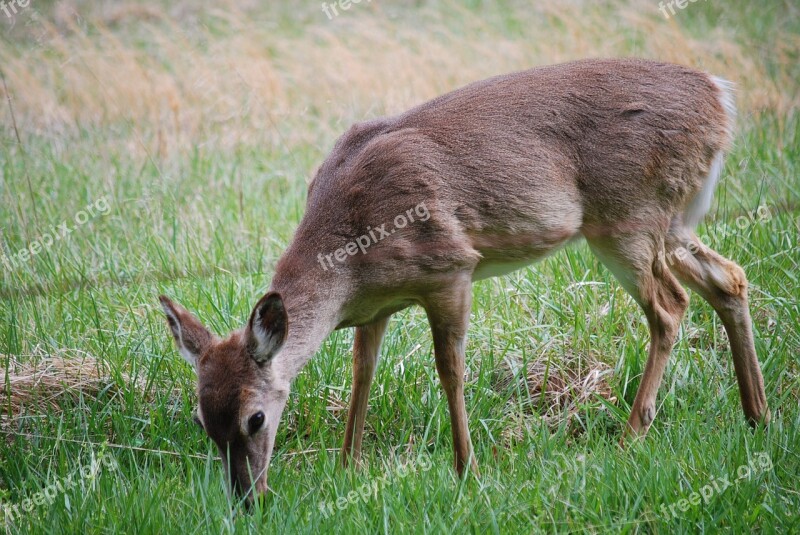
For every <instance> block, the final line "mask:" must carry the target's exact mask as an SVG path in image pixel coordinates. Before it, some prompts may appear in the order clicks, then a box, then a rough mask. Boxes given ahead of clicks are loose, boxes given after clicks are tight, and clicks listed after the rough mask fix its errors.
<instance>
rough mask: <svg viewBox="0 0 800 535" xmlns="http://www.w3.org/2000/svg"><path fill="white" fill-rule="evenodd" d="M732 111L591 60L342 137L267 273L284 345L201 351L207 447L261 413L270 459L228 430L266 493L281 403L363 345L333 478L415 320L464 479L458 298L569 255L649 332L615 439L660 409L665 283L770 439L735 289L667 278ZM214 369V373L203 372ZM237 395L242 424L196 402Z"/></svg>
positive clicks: (671, 70)
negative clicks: (347, 338)
mask: <svg viewBox="0 0 800 535" xmlns="http://www.w3.org/2000/svg"><path fill="white" fill-rule="evenodd" d="M728 98H729V94H728V93H727V92H726V90H725V89H724V88H723V86H721V85H720V83H719V81H715V79H713V78H712V77H710V76H709V75H707V74H705V73H701V72H698V71H695V70H692V69H689V68H687V67H682V66H678V65H671V64H665V63H656V62H651V61H644V60H636V59H627V60H586V61H578V62H574V63H568V64H564V65H555V66H549V67H541V68H537V69H532V70H529V71H524V72H519V73H514V74H509V75H504V76H498V77H495V78H491V79H488V80H484V81H481V82H477V83H474V84H471V85H468V86H466V87H464V88H461V89H458V90H456V91H453V92H452V93H448V94H446V95H443V96H441V97H439V98H436V99H434V100H432V101H430V102H427V103H425V104H422V105H420V106H418V107H416V108H414V109H411V110H409V111H408V112H406V113H403V114H401V115H398V116H395V117H388V118H381V119H375V120H372V121H368V122H365V123H361V124H357V125H355V126H353V127H352V128H351V129H350V130H348V131H347V133H345V134H344V135H343V136H342V137H341V138H340V139H339V140H338V141H337V143H336V146H335V147H334V149H333V151H332V152H331V154H330V155H329V156H328V158H327V159H326V160H325V162H324V163H323V164H322V166H321V167H320V169H319V171H318V172H317V174H316V177H315V178H314V180H313V182H312V184H311V186H310V187H309V193H308V203H307V209H306V214H305V216H304V217H303V220H302V221H301V223H300V225H299V227H298V229H297V231H296V234H295V237H294V239H293V241H292V243H291V245H290V246H289V248H288V249H287V251H286V252H285V253H284V255H283V256H282V257H281V259H280V261H279V262H278V265H277V268H276V272H275V277H274V279H273V281H272V285H271V292H274V293H273V294H272V295H273V301H275V300H276V299H280V303H282V306H284V307H285V310H280V308H278V309H276V311H275V313H276V314H277V313H281V314H282V313H284V312H285V317H286V318H288V326H287V325H286V323H285V322H282V323H281V322H279V323H281V324H280V326H278V325H270V324H269V322H267V323H266V324H264V325H263V326H262V329H263V331H259V332H258V333H256V334H259V335H260V337H258V336H256V337H254V334H253V332H252V331H253V326H252V321H251V324H250V325H249V326H248V327H247V328H246V329H245V330H244V331H243V332H242V333H241V334H240V335H239V336H237V337H236V338H232V339H230V340H229V341H228V342H223V343H221V344H217V345H216V346H215V345H214V343H215V342H214V343H212V347H215V348H216V349H215V350H214V353H213V354H214V355H215V356H214V357H210V356H209V357H204V358H203V359H201V366H200V369H199V370H198V371H199V373H200V383H201V384H208V385H212V387H211V388H212V391H209V392H208V393H205V390H204V389H203V388H201V391H200V397H201V407H202V409H203V412H204V413H206V412H215V413H218V414H215V415H213V416H212V415H210V414H207V415H206V419H207V422H208V423H209V424H211V422H212V418H214V420H213V424H212V425H213V427H214V429H208V430H209V433H210V434H211V435H212V437H214V438H215V440H217V442H218V444H220V438H219V437H217V436H215V435H216V434H218V433H222V434H221V435H220V436H223V435H224V436H225V437H227V436H228V431H225V432H224V433H223V432H220V431H219V430H218V429H216V428H217V427H220V428H226V429H228V428H230V429H237V427H236V426H233V425H228V424H226V423H225V422H227V421H228V420H230V419H238V420H241V419H242V418H245V417H247V415H248V414H250V413H252V412H253V411H255V410H257V409H259V408H261V410H266V411H268V412H269V415H270V416H269V422H268V423H269V426H271V427H268V428H266V429H267V430H268V432H266V433H265V434H266V435H268V437H269V438H267V439H266V446H263V444H265V442H264V440H265V439H263V438H262V439H259V438H258V437H260V436H261V434H257V435H256V438H250V439H248V438H247V437H242V436H241V435H242V433H243V432H244V431H241V429H244V428H243V427H242V426H241V425H240V426H239V427H238V428H239V429H240V432H239V434H240V437H239V438H240V439H242V440H245V442H246V443H248V444H249V443H255V442H256V441H257V440H261V442H260V443H259V444H261V445H262V446H263V451H259V450H258V448H256V447H251V448H250V451H251V452H255V453H253V454H251V455H250V456H249V457H248V461H249V462H250V463H251V464H252V465H253V466H254V467H255V468H256V470H255V471H257V472H258V476H257V477H255V481H256V486H257V488H261V489H263V488H264V487H265V485H266V475H265V474H266V467H267V466H268V463H269V458H270V455H271V451H272V446H273V441H274V431H275V430H274V427H275V426H276V425H277V421H278V419H279V417H280V412H281V411H282V409H283V404H284V403H285V398H286V395H287V394H288V385H289V384H290V382H291V380H292V379H293V378H294V377H295V376H296V375H297V374H298V373H299V372H300V370H301V369H302V367H303V366H304V365H305V364H306V362H307V361H308V360H309V359H310V358H311V356H312V355H313V354H314V352H315V351H316V350H317V349H318V347H319V345H320V344H321V343H322V341H323V340H324V338H325V337H326V336H327V335H328V334H329V333H330V332H331V331H332V330H333V329H335V328H343V327H348V326H357V330H356V340H355V347H354V381H353V403H352V406H351V409H350V414H349V416H348V424H347V431H346V437H345V443H344V447H343V460H345V461H346V460H347V457H348V456H351V455H352V456H354V457H356V458H357V457H358V455H359V452H360V446H361V437H362V433H363V426H364V418H365V414H366V408H367V397H368V392H369V387H370V384H371V382H372V377H373V375H374V369H375V365H376V361H377V355H378V348H379V345H380V340H381V338H382V337H383V333H384V331H385V328H386V321H387V319H388V317H389V315H390V314H391V313H393V312H395V311H397V310H400V309H402V308H405V307H407V306H410V305H412V304H419V305H421V306H423V307H424V308H425V310H426V312H427V314H428V317H429V320H430V324H431V330H432V333H433V340H434V353H435V357H436V367H437V371H438V372H439V376H440V379H441V381H442V385H443V387H444V390H445V393H446V394H447V400H448V406H449V408H450V414H451V420H452V430H453V441H454V448H455V453H456V455H455V465H456V468H457V470H458V472H459V473H463V472H464V470H465V469H466V467H468V466H469V467H472V468H473V469H477V465H476V463H475V459H474V457H473V455H472V445H471V440H470V436H469V430H468V426H467V413H466V408H465V404H464V397H463V388H464V385H463V380H464V379H463V375H464V345H465V338H466V332H467V326H468V319H469V308H470V302H471V282H472V281H473V280H476V279H479V278H483V277H487V276H494V275H498V274H502V273H504V272H507V271H510V270H512V269H516V268H519V267H521V266H522V265H524V264H526V263H530V262H533V261H535V260H538V259H540V258H542V257H543V256H545V255H547V254H550V253H552V252H553V251H555V250H556V249H558V248H559V247H561V246H563V245H564V244H566V243H568V242H569V241H571V240H573V239H577V238H579V237H581V236H583V237H584V238H586V239H587V241H588V242H589V245H590V246H591V248H592V250H593V251H594V252H595V253H596V254H597V256H598V257H599V258H600V259H601V260H602V261H603V263H605V264H606V266H608V267H609V269H611V270H612V271H613V272H614V274H615V276H617V278H618V279H619V280H620V282H621V283H622V284H623V286H624V287H625V289H626V290H627V291H628V292H630V293H631V295H632V296H633V297H634V298H635V299H636V300H637V302H638V303H639V304H640V305H641V306H642V308H643V310H644V312H645V315H646V317H647V320H648V323H649V326H650V331H651V337H652V340H651V344H650V349H649V357H648V361H647V365H646V368H645V372H644V375H643V377H642V382H641V386H640V389H639V392H638V393H637V396H636V400H635V401H634V406H633V408H632V412H631V416H630V419H629V421H628V426H627V428H626V429H627V432H628V433H631V434H634V435H636V434H644V433H645V432H646V431H647V429H648V427H649V425H650V424H651V422H652V421H653V418H654V416H655V399H656V393H657V390H658V387H659V385H660V383H661V378H662V376H663V373H664V369H665V367H666V361H667V358H668V356H669V353H670V350H671V348H672V345H673V343H674V340H675V337H676V335H677V332H678V328H679V324H680V321H681V318H682V316H683V313H684V311H685V309H686V307H687V304H688V296H687V295H686V292H685V291H684V290H683V288H682V287H681V286H680V284H679V283H678V280H677V279H676V276H677V277H679V278H680V280H682V281H683V282H685V283H686V284H688V285H689V286H691V287H692V288H694V289H696V290H697V291H698V293H700V294H701V295H702V296H703V297H704V298H706V299H707V300H709V302H711V304H712V305H714V307H715V309H716V310H717V312H719V314H720V316H721V317H722V319H723V322H724V323H725V327H726V329H727V330H728V334H729V336H730V337H731V341H732V343H731V345H732V349H733V354H734V362H735V364H736V372H737V377H738V380H739V386H740V391H741V394H742V403H743V405H744V408H745V412H746V414H747V416H748V418H749V419H750V420H751V421H753V422H757V421H766V420H768V418H769V411H768V409H767V405H766V398H765V396H764V389H763V380H762V378H761V374H760V371H759V368H758V362H757V360H756V355H755V349H754V346H753V340H752V330H751V326H750V317H749V312H748V310H747V300H746V292H745V290H744V288H745V286H746V279H745V278H744V273H743V272H742V271H741V269H740V268H739V267H738V266H736V265H735V264H733V263H732V262H730V261H728V260H725V259H723V258H722V257H720V256H719V255H717V254H716V253H714V252H713V251H710V250H708V249H702V250H699V251H698V252H697V253H696V254H693V255H691V257H690V258H686V259H682V260H680V261H679V262H678V264H674V263H672V264H668V263H667V261H666V260H665V259H666V258H667V256H666V253H672V252H674V251H675V249H676V248H677V247H679V246H681V245H685V244H686V243H687V242H689V241H692V240H696V237H695V236H694V234H693V232H692V231H691V229H690V228H689V226H690V223H688V222H687V221H686V220H685V216H686V215H687V214H689V212H688V211H687V210H691V211H692V214H691V215H692V217H702V215H703V213H702V212H704V211H705V209H706V208H705V207H703V206H702V205H701V206H700V208H687V207H688V206H689V205H690V203H692V202H693V201H694V200H696V199H697V198H699V196H700V193H701V191H703V192H706V193H708V194H709V195H710V193H711V191H712V190H709V188H713V185H714V184H713V181H712V180H711V178H710V177H711V176H712V175H714V173H715V171H714V169H715V168H714V166H713V165H712V163H714V164H715V165H717V169H718V168H719V165H721V164H720V163H719V162H721V153H722V151H724V150H726V149H727V148H728V147H729V146H730V143H731V131H732V127H733V124H732V109H731V107H732V104H730V103H729V102H728V101H727V99H728ZM714 179H715V177H714ZM421 204H424V205H425V206H426V207H427V210H428V211H429V214H430V218H429V219H428V220H427V221H416V222H413V223H409V224H408V225H407V226H406V227H404V228H402V229H397V231H396V232H395V233H392V234H391V235H389V236H388V237H386V238H385V239H382V240H380V241H377V242H373V243H371V245H370V247H369V249H368V250H365V251H364V252H363V253H362V252H357V253H355V254H348V255H347V256H346V257H345V259H344V261H342V262H336V263H332V264H330V265H329V266H326V267H324V268H323V267H322V266H321V265H320V255H325V254H330V253H333V252H334V251H335V250H337V249H339V248H345V247H347V245H348V244H349V243H351V242H353V240H355V239H356V238H357V237H359V236H362V235H364V234H365V233H366V232H367V230H368V229H369V228H376V227H378V226H380V225H382V224H384V223H386V224H389V225H393V221H394V220H395V218H396V217H397V216H399V215H402V214H404V213H406V214H409V213H411V211H410V210H409V209H411V208H413V207H415V206H419V205H421ZM701 204H702V203H701ZM698 211H699V214H698ZM673 270H674V272H675V275H673ZM275 296H278V297H275ZM276 302H277V301H276ZM257 308H258V307H257ZM254 314H255V311H254ZM248 340H250V341H251V342H252V341H253V340H281V341H282V346H281V347H280V349H278V350H275V351H272V350H271V351H267V350H266V349H263V348H262V349H263V350H262V351H261V353H259V350H258V348H256V349H253V350H247V351H245V350H243V349H242V347H248V346H246V344H247V343H248V342H247V341H248ZM225 344H228V346H225ZM237 344H238V345H237ZM242 344H245V345H244V346H243V345H242ZM273 349H274V348H273ZM248 352H249V357H251V358H248ZM222 353H226V354H227V355H228V356H222ZM212 358H219V359H220V361H221V362H223V361H224V362H226V364H224V365H214V366H213V367H210V366H209V367H207V368H206V366H205V364H204V362H205V360H206V359H212ZM229 359H234V360H236V359H239V360H243V361H247V364H236V363H234V362H230V363H228V360H229ZM253 362H259V364H258V365H257V366H256V365H255V364H252V363H253ZM206 375H208V376H209V377H205V376H206ZM223 375H225V377H222V376H223ZM214 388H216V389H221V390H223V391H225V392H214V391H213V389H214ZM231 392H249V393H253V399H252V400H250V401H248V402H247V407H245V406H244V404H243V405H242V407H240V408H239V414H238V415H236V416H233V415H232V414H230V413H231V412H232V411H235V409H234V404H233V403H232V402H230V403H229V402H228V401H222V402H220V403H219V404H218V405H214V406H213V408H212V404H211V403H210V402H207V401H206V400H205V398H206V397H208V399H209V400H211V399H217V398H220V399H222V400H228V399H234V397H235V396H233V397H230V395H231ZM206 405H208V407H206ZM218 418H219V419H221V420H223V421H220V422H217V419H218ZM226 425H228V427H226ZM225 440H228V439H227V438H225V439H223V440H222V442H224V441H225ZM233 441H234V439H231V440H229V442H231V443H232V442H233ZM221 450H222V445H221ZM237 470H238V473H240V474H241V473H242V470H241V467H239V468H238V469H237ZM250 481H252V480H251V479H247V478H244V479H240V480H239V481H238V484H239V485H241V486H243V487H244V486H247V485H248V484H249V483H250Z"/></svg>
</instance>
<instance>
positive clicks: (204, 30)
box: [0, 0, 800, 157]
mask: <svg viewBox="0 0 800 535" xmlns="http://www.w3.org/2000/svg"><path fill="white" fill-rule="evenodd" d="M386 4H388V3H382V2H373V3H370V4H364V5H361V6H354V7H353V9H351V10H350V11H348V12H347V13H343V14H341V15H340V16H339V17H337V18H336V19H335V20H333V21H329V20H328V19H327V18H326V17H325V16H324V14H323V13H322V12H321V10H319V6H318V4H315V3H312V5H306V6H303V7H298V6H278V5H277V3H274V4H273V3H270V5H269V6H268V7H258V8H256V7H253V6H252V5H251V4H247V3H245V4H242V3H240V2H232V1H229V2H215V3H213V5H212V6H209V8H208V9H206V10H203V9H202V8H198V7H190V4H187V3H180V2H179V3H177V4H175V5H170V6H169V7H166V6H161V7H159V6H157V5H153V6H148V7H143V6H137V5H135V4H117V5H116V6H110V5H105V4H99V5H98V6H94V5H93V4H92V5H86V6H83V5H81V8H80V12H81V17H77V16H76V15H75V11H74V10H73V9H72V8H70V5H69V3H66V4H65V3H62V4H58V5H57V7H56V8H54V10H53V12H52V13H41V14H37V12H36V11H35V9H31V10H28V11H26V12H24V13H23V14H21V15H20V17H19V18H20V22H18V24H19V25H20V26H21V25H22V24H23V23H27V26H25V29H24V30H18V31H20V32H21V33H22V34H23V35H24V36H27V38H28V39H29V40H31V39H32V40H34V41H35V43H36V45H38V46H33V47H31V46H26V47H21V48H19V49H17V48H4V49H0V64H2V65H3V69H4V70H5V72H6V75H7V77H8V81H9V88H10V92H11V94H12V95H13V98H14V105H15V107H16V110H17V114H18V119H19V121H20V123H21V124H22V125H23V126H24V128H23V130H24V131H26V132H37V133H38V134H41V135H44V136H46V137H48V138H51V139H53V140H55V139H56V138H58V140H59V142H60V143H63V142H64V141H63V140H64V135H65V134H67V133H71V132H72V133H74V132H77V131H78V130H79V129H82V128H88V129H91V128H95V127H100V126H107V125H126V124H127V126H128V127H129V128H130V131H129V132H124V133H122V134H121V135H120V137H119V138H116V139H109V142H110V143H114V144H115V145H116V146H119V145H120V143H121V144H122V146H123V147H124V148H125V150H127V151H130V152H131V153H133V154H138V155H141V156H149V157H155V156H163V155H167V154H171V153H173V152H174V151H176V150H177V151H179V152H181V151H183V150H186V149H189V148H191V147H195V146H198V145H199V146H204V145H208V146H212V147H214V148H217V149H223V150H226V149H231V148H234V147H237V146H241V145H243V144H244V145H252V144H264V143H267V144H269V145H270V146H274V147H276V148H278V149H279V150H286V149H291V148H292V147H295V146H297V145H298V144H311V145H312V146H318V147H319V148H320V150H324V148H325V147H326V146H328V145H329V143H330V140H331V139H332V138H333V137H335V136H336V135H338V134H339V133H340V132H341V131H343V130H344V129H345V128H346V126H347V125H348V124H349V123H351V122H353V121H354V120H358V119H361V118H363V117H366V116H375V115H381V114H387V113H395V112H399V111H401V110H404V109H406V108H408V107H409V106H411V105H413V104H416V103H419V102H421V101H424V100H426V99H429V98H431V97H433V96H435V95H437V94H440V93H442V92H445V91H447V90H450V89H453V88H455V87H457V86H459V85H462V84H465V83H468V82H470V81H473V80H477V79H481V78H484V77H487V76H490V75H493V74H498V73H502V72H507V71H512V70H518V69H524V68H529V67H531V66H534V65H540V64H548V63H555V62H560V61H566V60H570V59H576V58H582V57H589V56H618V55H638V56H644V57H651V58H659V59H663V60H668V61H676V62H681V63H687V64H691V65H696V66H699V67H702V68H705V69H708V70H710V71H713V72H715V73H717V74H719V75H721V76H725V77H728V78H730V79H733V80H736V81H737V82H738V83H739V84H740V87H741V88H742V91H741V95H742V98H741V102H740V103H739V104H740V107H741V108H742V109H743V110H745V111H753V110H760V109H771V110H776V111H778V112H785V111H787V110H789V109H790V108H791V107H793V106H796V105H797V97H796V95H794V94H793V92H792V91H790V90H788V89H787V88H788V87H791V80H790V78H789V77H788V74H786V73H780V72H779V73H777V74H775V73H773V74H772V75H768V74H767V72H766V69H767V67H766V66H765V65H763V63H762V62H761V61H759V59H758V58H757V57H756V56H755V55H754V54H753V51H752V50H750V49H749V48H748V46H747V43H745V42H743V41H742V40H741V39H736V38H735V37H734V36H733V35H731V34H730V32H726V31H725V30H715V31H710V32H708V33H707V34H706V35H703V36H702V40H699V39H698V38H697V37H693V36H692V35H691V34H690V32H689V31H688V30H687V29H685V28H684V27H683V26H681V24H680V20H679V18H677V17H674V18H672V19H670V20H669V21H667V20H665V19H664V17H663V16H661V14H660V13H659V12H658V10H657V7H656V5H657V4H656V3H654V2H650V1H647V0H627V1H626V0H621V1H615V2H602V3H596V2H589V1H578V0H575V1H571V2H560V1H551V2H537V3H536V4H535V5H533V6H532V5H530V3H528V2H520V3H518V4H515V3H512V5H513V6H514V7H513V8H512V12H511V13H510V14H509V16H510V17H511V16H513V17H514V18H515V19H516V20H518V21H519V24H520V25H521V26H523V27H524V28H525V32H522V34H521V35H517V36H515V35H509V34H508V32H507V31H506V30H505V29H504V28H503V27H502V25H501V24H498V21H497V20H495V18H496V15H495V16H494V18H493V17H491V16H488V15H487V17H486V18H483V17H481V16H479V15H477V14H476V13H475V12H474V11H470V10H468V9H466V8H464V7H463V6H461V5H460V4H459V3H457V2H455V1H446V2H443V3H435V4H432V5H427V6H423V7H422V8H421V9H415V10H411V11H408V12H407V11H404V10H403V8H400V7H397V6H396V5H393V6H388V5H386ZM289 9H291V10H292V12H291V15H292V19H293V20H294V21H295V23H297V21H302V24H301V26H300V27H299V28H296V29H288V30H287V29H283V28H281V25H282V24H283V20H284V18H285V17H284V16H285V15H286V11H287V10H289ZM201 13H202V16H201ZM398 18H399V19H403V20H404V22H407V23H405V24H398V23H397V19H398ZM23 19H24V20H23ZM781 42H782V43H783V45H782V48H779V49H777V50H774V51H771V53H772V54H774V55H775V56H776V57H789V55H790V54H791V51H792V50H796V49H797V48H798V43H800V39H799V38H798V36H795V35H787V36H785V39H783V40H781ZM134 125H135V126H134Z"/></svg>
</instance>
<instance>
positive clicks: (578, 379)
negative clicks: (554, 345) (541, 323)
mask: <svg viewBox="0 0 800 535" xmlns="http://www.w3.org/2000/svg"><path fill="white" fill-rule="evenodd" d="M613 373H614V371H613V370H612V369H611V367H610V366H609V365H608V364H606V363H605V362H603V361H602V360H601V359H600V358H598V356H597V355H593V354H588V355H574V354H569V353H568V354H562V353H560V352H559V353H558V354H557V355H554V354H551V352H546V353H543V354H541V355H539V356H537V357H535V358H534V359H532V360H529V361H528V362H525V361H524V360H523V359H522V358H521V357H520V356H518V355H506V356H505V357H504V358H503V360H502V361H501V362H500V364H499V366H498V368H497V371H496V375H495V377H494V379H493V381H492V383H493V388H494V390H495V391H496V392H500V393H501V392H509V393H511V398H510V400H509V403H508V408H507V411H506V413H507V414H506V417H507V418H508V419H509V420H510V421H512V422H513V425H509V426H508V427H507V428H506V430H505V433H504V434H505V436H504V438H505V439H506V440H516V441H519V440H524V439H525V434H526V430H528V429H529V426H530V424H531V423H532V422H531V421H530V416H536V418H537V419H538V418H541V420H542V421H543V423H544V424H545V425H547V426H548V427H550V428H557V427H559V426H561V425H567V426H571V427H570V428H571V429H572V431H573V432H579V431H580V426H578V425H573V424H575V423H576V419H578V418H579V417H580V415H581V413H582V411H584V410H585V409H586V407H587V406H588V405H591V406H592V407H593V409H596V408H597V406H598V405H599V404H600V403H601V401H602V402H604V403H608V404H611V405H616V403H617V398H616V396H615V395H614V392H613V390H612V389H611V386H610V385H609V382H608V380H609V378H610V377H611V376H612V375H613Z"/></svg>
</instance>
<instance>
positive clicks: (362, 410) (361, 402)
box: [341, 316, 389, 466]
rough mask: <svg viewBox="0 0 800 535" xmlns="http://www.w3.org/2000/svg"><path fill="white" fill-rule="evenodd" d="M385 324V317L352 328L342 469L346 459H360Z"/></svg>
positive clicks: (386, 319)
mask: <svg viewBox="0 0 800 535" xmlns="http://www.w3.org/2000/svg"><path fill="white" fill-rule="evenodd" d="M388 323H389V317H388V316H387V317H385V318H382V319H379V320H377V321H376V322H374V323H371V324H369V325H364V326H361V327H356V336H355V342H354V343H353V389H352V393H351V395H350V409H349V410H348V412H347V429H346V430H345V432H344V445H343V446H342V457H341V459H342V466H347V464H348V462H349V461H350V458H352V460H353V461H354V462H356V463H357V462H358V460H359V458H360V457H361V439H362V438H363V436H364V419H365V418H366V415H367V404H368V402H369V388H370V385H372V379H373V377H375V366H376V364H377V362H378V353H379V351H380V347H381V341H382V340H383V335H384V333H385V332H386V325H387V324H388Z"/></svg>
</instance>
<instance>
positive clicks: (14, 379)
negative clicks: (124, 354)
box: [0, 352, 143, 427]
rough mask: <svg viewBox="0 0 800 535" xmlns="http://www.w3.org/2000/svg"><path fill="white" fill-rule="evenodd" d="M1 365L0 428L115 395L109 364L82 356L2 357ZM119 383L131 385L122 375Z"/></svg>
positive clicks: (0, 359)
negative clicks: (0, 407)
mask: <svg viewBox="0 0 800 535" xmlns="http://www.w3.org/2000/svg"><path fill="white" fill-rule="evenodd" d="M73 353H74V354H73ZM0 362H2V363H3V365H5V369H3V370H2V375H0V381H2V409H1V410H0V412H1V413H2V416H0V418H2V419H1V420H0V427H7V426H10V425H11V424H12V423H13V422H14V421H15V420H16V419H18V418H20V417H22V416H32V415H52V414H58V413H61V412H63V411H65V410H67V409H68V408H69V407H74V406H75V405H76V404H78V403H80V402H81V401H82V400H83V401H85V400H86V399H87V398H95V399H98V398H100V397H108V396H109V395H110V393H114V392H117V391H118V389H117V384H118V383H117V381H116V379H115V378H114V377H112V373H111V370H110V369H109V367H108V364H106V363H105V362H103V361H101V360H98V359H97V358H95V357H93V356H91V355H89V354H86V353H82V352H62V353H61V354H58V355H51V356H41V357H33V358H31V357H25V358H17V357H13V356H5V355H3V356H0ZM122 379H123V380H124V382H125V384H127V385H132V384H134V381H132V380H130V377H128V376H127V375H125V374H123V377H122ZM140 394H142V395H143V393H142V392H140Z"/></svg>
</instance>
